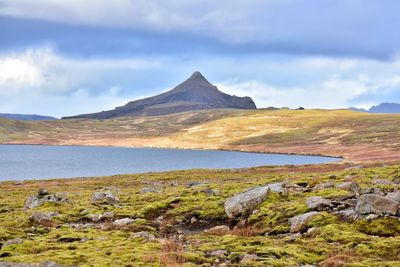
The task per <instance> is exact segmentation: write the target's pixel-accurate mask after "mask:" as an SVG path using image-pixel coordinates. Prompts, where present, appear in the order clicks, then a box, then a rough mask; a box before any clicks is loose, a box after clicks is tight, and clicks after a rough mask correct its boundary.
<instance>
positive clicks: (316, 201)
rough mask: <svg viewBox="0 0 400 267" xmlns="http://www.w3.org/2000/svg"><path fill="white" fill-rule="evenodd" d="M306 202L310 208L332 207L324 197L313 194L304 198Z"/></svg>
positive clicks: (324, 208)
mask: <svg viewBox="0 0 400 267" xmlns="http://www.w3.org/2000/svg"><path fill="white" fill-rule="evenodd" d="M306 204H307V206H308V208H309V209H311V210H318V211H321V210H327V209H329V208H331V207H332V203H331V202H330V201H329V200H327V199H326V198H323V197H319V196H313V197H309V198H307V199H306Z"/></svg>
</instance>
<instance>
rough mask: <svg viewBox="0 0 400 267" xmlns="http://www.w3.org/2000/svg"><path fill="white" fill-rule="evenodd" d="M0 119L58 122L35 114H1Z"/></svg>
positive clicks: (52, 118)
mask: <svg viewBox="0 0 400 267" xmlns="http://www.w3.org/2000/svg"><path fill="white" fill-rule="evenodd" d="M0 118H4V119H10V120H20V121H50V120H57V118H54V117H50V116H42V115H33V114H10V113H0Z"/></svg>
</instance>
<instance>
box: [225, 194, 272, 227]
mask: <svg viewBox="0 0 400 267" xmlns="http://www.w3.org/2000/svg"><path fill="white" fill-rule="evenodd" d="M269 191H270V188H269V186H257V187H254V188H252V189H250V190H247V191H245V192H242V193H240V194H237V195H235V196H233V197H231V198H228V199H227V200H226V201H225V204H224V206H225V212H226V214H227V215H228V218H230V219H233V218H238V217H247V216H248V215H250V214H251V212H252V211H253V209H254V208H256V207H257V206H258V205H259V204H261V203H262V202H264V201H265V200H266V199H267V197H268V193H269Z"/></svg>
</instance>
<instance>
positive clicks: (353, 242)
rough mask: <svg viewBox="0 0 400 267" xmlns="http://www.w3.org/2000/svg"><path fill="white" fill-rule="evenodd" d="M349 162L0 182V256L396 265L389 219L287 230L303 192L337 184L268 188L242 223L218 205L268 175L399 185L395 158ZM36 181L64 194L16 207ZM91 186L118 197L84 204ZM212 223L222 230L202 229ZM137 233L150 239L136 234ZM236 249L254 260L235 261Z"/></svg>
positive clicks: (326, 192)
mask: <svg viewBox="0 0 400 267" xmlns="http://www.w3.org/2000/svg"><path fill="white" fill-rule="evenodd" d="M350 166H351V165H349V164H327V165H315V166H298V167H268V168H267V167H263V168H254V169H241V170H216V171H208V170H191V171H178V172H168V173H151V174H141V175H124V176H110V177H102V178H85V179H82V178H77V179H69V180H47V181H26V182H24V183H23V184H20V183H15V182H3V183H0V190H1V192H2V193H1V196H0V241H1V242H2V243H4V244H6V242H7V240H10V239H11V240H14V241H13V242H11V244H7V245H6V246H3V248H2V249H1V250H0V257H1V259H0V261H15V262H43V261H54V262H57V263H59V264H63V265H66V266H77V265H78V266H302V265H305V264H315V265H317V264H318V265H319V266H326V267H328V266H400V254H399V251H400V220H399V219H398V218H397V219H396V218H390V217H386V218H379V219H375V220H366V219H359V220H356V221H354V222H350V221H347V220H343V219H341V218H340V217H339V216H336V215H334V214H332V213H328V212H321V213H320V214H319V215H318V216H316V217H314V219H313V220H312V221H310V222H309V223H308V224H307V227H308V228H312V231H307V232H305V233H303V234H300V235H293V234H290V233H289V222H288V220H289V219H290V218H291V217H293V216H296V215H299V214H302V213H304V212H307V211H309V209H308V208H307V205H306V204H305V199H306V198H307V197H309V196H316V195H317V196H324V197H326V198H329V199H335V198H341V197H343V196H347V195H348V194H349V192H348V191H345V190H342V189H338V188H326V189H322V190H318V191H315V190H308V189H307V190H304V191H302V192H298V191H293V192H292V191H289V192H288V193H287V194H278V193H270V195H269V197H268V199H267V200H266V201H264V202H263V203H262V204H261V205H259V206H258V207H257V208H256V210H255V211H254V212H253V213H252V214H251V215H250V217H249V218H248V219H247V220H246V221H245V223H243V222H235V221H232V220H230V219H228V217H227V215H226V214H225V212H224V201H225V200H226V199H227V198H229V197H231V196H232V195H235V194H237V193H239V192H241V191H244V190H246V189H247V188H251V187H254V186H256V185H264V184H267V183H271V182H281V181H285V182H289V183H292V184H301V185H302V186H305V185H306V188H312V187H313V186H315V185H317V184H320V183H322V182H334V183H339V182H342V181H345V180H346V181H349V180H351V181H354V182H357V183H358V184H359V185H360V187H361V188H363V189H365V188H370V187H374V188H379V190H382V191H385V192H390V191H393V190H398V189H399V188H400V185H399V182H400V180H399V179H400V168H399V167H400V166H399V165H393V166H382V165H381V164H377V163H376V164H374V165H366V166H365V168H349V167H350ZM377 177H378V178H379V179H386V180H388V181H391V182H393V183H392V184H380V185H377V184H375V183H374V182H373V181H374V179H377ZM194 182H198V184H196V183H194ZM40 188H45V189H47V190H48V191H49V193H50V194H54V193H57V194H58V195H62V196H63V197H66V198H68V199H69V201H68V202H62V203H52V202H47V203H44V204H42V205H40V206H38V207H35V208H33V209H28V210H27V209H23V206H24V201H25V200H26V199H27V198H28V197H29V196H30V195H35V194H36V193H37V191H38V190H39V189H40ZM149 188H151V189H152V190H149ZM99 190H111V191H112V192H114V193H115V194H116V195H117V196H118V197H119V199H120V201H119V202H118V203H115V204H110V205H99V204H93V203H91V196H92V193H93V192H95V191H99ZM210 190H212V191H211V192H213V193H210ZM50 211H51V212H56V213H57V214H58V215H57V216H55V217H54V218H52V219H51V220H46V221H42V222H41V223H35V222H33V221H32V219H30V217H31V215H32V214H33V213H35V212H50ZM105 213H108V214H111V215H109V216H107V217H106V218H105V219H102V220H100V221H98V222H96V223H92V224H91V223H90V222H91V221H90V218H92V217H90V216H89V214H98V215H99V214H105ZM92 216H93V215H92ZM121 218H131V219H134V221H133V222H132V223H130V224H128V225H125V226H116V225H114V224H113V223H112V222H113V221H114V220H116V219H121ZM193 218H194V219H193ZM85 225H86V226H85ZM215 225H227V226H230V227H231V229H230V230H229V231H227V232H218V231H217V232H211V233H210V232H207V231H206V230H207V229H208V228H210V227H212V226H215ZM137 232H146V233H149V234H151V235H153V236H154V238H153V237H152V238H150V239H146V238H141V237H138V236H137V235H135V233H137ZM15 240H17V241H15ZM9 243H10V242H9ZM221 250H222V252H221ZM216 251H217V252H216ZM218 251H219V252H218ZM246 254H247V255H252V257H255V258H253V260H249V261H243V257H244V256H245V255H246ZM219 264H222V265H219ZM224 264H225V265H224Z"/></svg>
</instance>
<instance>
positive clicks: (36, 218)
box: [30, 211, 58, 224]
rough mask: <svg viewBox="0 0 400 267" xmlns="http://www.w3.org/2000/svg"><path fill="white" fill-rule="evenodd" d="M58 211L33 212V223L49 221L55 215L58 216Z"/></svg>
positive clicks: (31, 218)
mask: <svg viewBox="0 0 400 267" xmlns="http://www.w3.org/2000/svg"><path fill="white" fill-rule="evenodd" d="M57 215H58V213H57V212H52V211H50V212H34V213H32V215H31V217H30V220H31V221H32V222H33V223H37V224H41V223H44V222H49V221H51V220H52V218H53V217H55V216H57Z"/></svg>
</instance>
